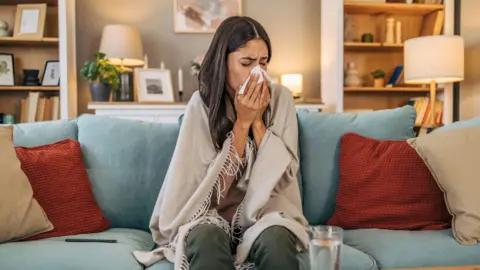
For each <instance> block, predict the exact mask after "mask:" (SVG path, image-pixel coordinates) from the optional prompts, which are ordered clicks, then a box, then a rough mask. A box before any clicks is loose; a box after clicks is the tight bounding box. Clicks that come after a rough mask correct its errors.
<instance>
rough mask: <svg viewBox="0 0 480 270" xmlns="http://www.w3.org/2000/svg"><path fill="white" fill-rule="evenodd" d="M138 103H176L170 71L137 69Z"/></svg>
mask: <svg viewBox="0 0 480 270" xmlns="http://www.w3.org/2000/svg"><path fill="white" fill-rule="evenodd" d="M135 87H136V89H137V91H136V92H137V101H138V102H174V101H175V96H174V94H173V86H172V76H171V73H170V70H168V69H157V68H146V69H145V68H137V69H135Z"/></svg>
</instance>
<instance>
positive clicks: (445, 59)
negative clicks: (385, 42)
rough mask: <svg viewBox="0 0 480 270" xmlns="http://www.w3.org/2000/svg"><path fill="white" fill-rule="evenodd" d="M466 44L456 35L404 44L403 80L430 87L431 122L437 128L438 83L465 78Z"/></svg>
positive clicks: (418, 39)
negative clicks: (436, 101) (436, 100)
mask: <svg viewBox="0 0 480 270" xmlns="http://www.w3.org/2000/svg"><path fill="white" fill-rule="evenodd" d="M464 53H465V52H464V41H463V38H462V37H460V36H456V35H437V36H423V37H416V38H412V39H408V40H406V41H405V43H404V68H405V74H404V81H405V83H406V84H429V85H430V121H429V122H428V123H427V124H426V125H427V126H432V127H435V126H436V123H435V99H436V90H437V86H436V84H437V83H452V82H459V81H462V80H463V78H464Z"/></svg>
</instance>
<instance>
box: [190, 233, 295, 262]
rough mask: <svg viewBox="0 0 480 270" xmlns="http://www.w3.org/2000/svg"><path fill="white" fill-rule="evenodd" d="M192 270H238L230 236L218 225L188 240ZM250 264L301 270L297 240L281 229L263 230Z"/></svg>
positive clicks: (250, 256)
mask: <svg viewBox="0 0 480 270" xmlns="http://www.w3.org/2000/svg"><path fill="white" fill-rule="evenodd" d="M186 255H187V259H188V262H189V264H190V269H191V270H235V267H234V265H233V257H232V250H231V246H230V241H229V239H228V237H227V234H226V233H225V232H224V231H223V230H222V229H220V228H218V227H217V226H215V225H209V224H204V225H199V226H197V227H195V228H194V229H193V230H192V231H191V232H190V233H189V235H188V237H187V250H186ZM248 261H250V262H254V263H255V266H256V269H258V270H283V269H285V270H299V269H300V267H299V263H298V259H297V249H296V247H295V236H294V235H293V234H292V233H291V232H290V231H289V230H287V229H285V228H284V227H281V226H273V227H270V228H267V229H266V230H264V231H263V232H262V233H261V234H260V235H259V237H258V238H257V240H256V241H255V243H254V244H253V246H252V248H251V250H250V254H249V258H248Z"/></svg>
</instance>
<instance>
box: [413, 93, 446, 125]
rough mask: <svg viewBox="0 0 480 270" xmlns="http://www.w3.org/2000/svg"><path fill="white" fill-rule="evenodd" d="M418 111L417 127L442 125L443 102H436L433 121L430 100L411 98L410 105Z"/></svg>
mask: <svg viewBox="0 0 480 270" xmlns="http://www.w3.org/2000/svg"><path fill="white" fill-rule="evenodd" d="M408 104H410V105H412V106H413V107H414V108H415V110H416V111H417V119H415V126H417V127H420V126H422V125H426V124H430V123H434V124H435V125H442V121H443V101H442V100H435V114H434V117H435V119H433V121H432V115H431V111H430V109H431V108H430V105H431V104H430V98H428V97H416V98H411V99H410V101H409V103H408Z"/></svg>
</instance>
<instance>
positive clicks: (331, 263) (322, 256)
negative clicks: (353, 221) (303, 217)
mask: <svg viewBox="0 0 480 270" xmlns="http://www.w3.org/2000/svg"><path fill="white" fill-rule="evenodd" d="M308 234H309V257H310V270H340V257H341V256H340V255H341V247H342V244H343V229H342V228H340V227H335V226H311V227H310V228H309V232H308Z"/></svg>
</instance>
